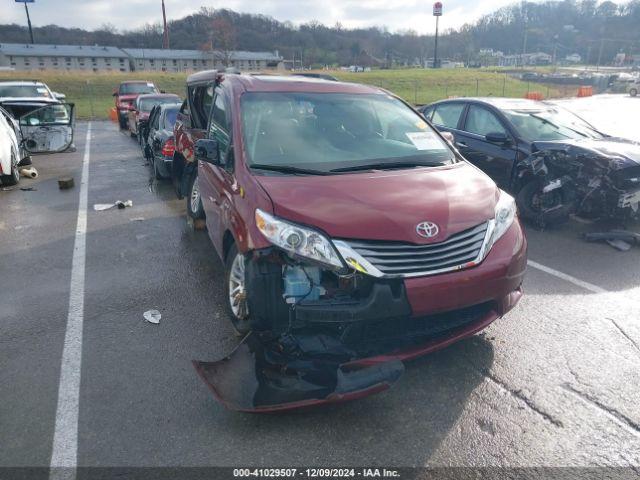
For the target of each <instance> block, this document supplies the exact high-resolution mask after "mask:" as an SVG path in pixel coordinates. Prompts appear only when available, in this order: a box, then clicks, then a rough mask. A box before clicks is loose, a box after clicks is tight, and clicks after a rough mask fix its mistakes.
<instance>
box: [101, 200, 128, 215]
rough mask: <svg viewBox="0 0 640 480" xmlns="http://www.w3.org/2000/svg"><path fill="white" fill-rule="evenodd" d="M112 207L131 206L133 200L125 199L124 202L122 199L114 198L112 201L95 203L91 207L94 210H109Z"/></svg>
mask: <svg viewBox="0 0 640 480" xmlns="http://www.w3.org/2000/svg"><path fill="white" fill-rule="evenodd" d="M113 207H118V209H120V210H122V209H124V208H127V207H133V202H132V201H131V200H127V201H126V202H123V201H122V200H116V201H115V202H114V203H96V204H94V205H93V209H94V210H95V211H96V212H101V211H103V210H110V209H112V208H113Z"/></svg>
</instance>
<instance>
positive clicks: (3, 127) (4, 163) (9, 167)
mask: <svg viewBox="0 0 640 480" xmlns="http://www.w3.org/2000/svg"><path fill="white" fill-rule="evenodd" d="M16 127H17V124H16V123H15V120H14V119H13V117H11V115H10V114H9V113H8V112H7V111H6V110H5V109H3V108H0V184H2V185H3V186H5V185H15V184H16V183H18V181H19V180H20V173H19V172H18V163H20V161H21V160H22V158H21V152H22V149H21V145H20V143H21V140H22V139H21V138H20V140H19V139H18V136H19V135H20V129H19V127H18V128H16Z"/></svg>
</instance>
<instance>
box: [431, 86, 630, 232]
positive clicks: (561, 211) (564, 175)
mask: <svg viewBox="0 0 640 480" xmlns="http://www.w3.org/2000/svg"><path fill="white" fill-rule="evenodd" d="M422 112H423V114H424V115H425V117H426V118H427V120H429V121H430V122H432V123H433V124H434V125H435V126H436V127H437V128H438V129H439V130H441V131H442V132H450V133H451V134H453V136H454V137H455V146H456V147H457V149H458V150H459V152H460V153H461V154H462V155H463V156H464V157H465V158H466V159H467V160H468V161H469V162H471V163H473V164H474V165H476V166H477V167H478V168H480V169H482V170H483V171H484V172H485V173H487V174H488V175H489V176H491V178H493V179H494V180H495V182H496V183H497V184H498V185H499V186H500V187H501V188H503V189H505V190H507V191H509V192H511V193H512V194H514V195H516V198H517V202H518V206H519V208H520V211H521V213H522V215H523V217H525V218H528V219H529V220H531V221H532V222H535V223H538V224H541V225H545V224H553V223H559V222H562V221H564V220H566V219H567V218H568V217H569V215H570V214H577V215H580V216H583V217H589V218H592V219H599V218H600V219H602V218H604V219H615V220H619V221H627V220H629V219H633V218H638V217H639V216H640V208H639V205H640V144H638V143H636V142H633V141H631V140H626V139H623V138H617V137H613V136H611V135H608V134H606V133H603V132H600V131H598V130H597V129H596V128H594V127H593V126H592V125H590V124H589V123H588V122H586V121H585V120H583V119H582V118H580V117H578V116H577V115H575V114H573V113H571V112H570V111H568V110H566V109H564V108H562V107H560V106H558V105H554V104H552V103H550V102H543V101H535V100H524V99H507V98H456V99H450V100H443V101H441V102H436V103H434V104H431V105H428V106H425V107H422Z"/></svg>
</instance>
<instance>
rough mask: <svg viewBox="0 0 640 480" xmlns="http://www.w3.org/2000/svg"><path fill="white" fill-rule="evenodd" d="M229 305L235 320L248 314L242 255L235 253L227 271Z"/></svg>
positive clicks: (244, 317) (242, 318)
mask: <svg viewBox="0 0 640 480" xmlns="http://www.w3.org/2000/svg"><path fill="white" fill-rule="evenodd" d="M229 305H230V307H231V312H232V313H233V315H234V317H235V319H236V320H240V321H242V320H245V319H246V318H247V317H248V316H249V307H248V305H247V290H246V285H245V277H244V256H243V255H241V254H239V253H238V254H237V255H236V256H235V258H234V259H233V263H232V264H231V270H230V272H229Z"/></svg>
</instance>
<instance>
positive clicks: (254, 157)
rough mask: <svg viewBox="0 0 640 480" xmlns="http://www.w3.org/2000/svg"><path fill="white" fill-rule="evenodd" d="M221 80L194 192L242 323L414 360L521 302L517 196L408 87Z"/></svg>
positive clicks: (232, 309)
mask: <svg viewBox="0 0 640 480" xmlns="http://www.w3.org/2000/svg"><path fill="white" fill-rule="evenodd" d="M199 75H201V74H199ZM211 86H212V87H213V88H212V89H210V91H211V92H212V93H213V98H212V106H211V110H210V115H209V120H208V128H207V132H208V133H207V136H206V138H204V139H200V140H198V141H197V142H196V144H195V152H196V153H195V156H196V160H197V163H198V165H197V169H194V174H193V175H192V178H191V179H190V182H189V185H190V192H189V196H188V198H187V206H188V210H189V213H190V214H191V215H192V216H194V217H196V218H198V217H199V218H206V225H207V229H208V232H209V236H210V237H211V241H212V242H213V245H214V247H215V249H216V251H217V252H218V254H219V256H220V257H221V258H222V260H223V262H224V264H225V266H226V279H225V289H226V298H227V303H228V307H229V313H230V318H231V320H232V322H233V325H234V327H235V329H236V330H238V331H239V332H241V333H244V332H247V331H249V330H254V331H269V332H272V333H273V334H274V335H281V334H283V332H291V331H305V332H322V334H323V335H325V337H323V338H326V336H327V335H329V336H333V338H338V339H339V341H340V342H342V344H344V345H349V347H350V348H353V349H354V350H355V351H357V352H358V355H359V358H361V359H366V358H375V357H376V356H380V355H388V354H389V352H393V355H394V358H398V359H401V360H403V359H407V358H411V357H415V356H417V355H420V354H424V353H426V352H429V351H433V350H435V349H437V348H442V347H443V346H446V345H448V344H450V343H452V342H454V341H456V340H459V339H461V338H463V337H466V336H469V335H472V334H473V333H475V332H477V331H479V330H481V329H483V328H484V327H486V326H487V325H489V324H490V323H491V322H492V321H493V320H495V319H497V318H499V317H501V316H502V315H504V314H505V313H506V312H508V311H509V310H511V309H512V308H513V307H514V306H515V304H516V303H517V302H518V300H519V299H520V297H521V295H522V280H523V276H524V273H525V267H526V252H527V243H526V239H525V236H524V234H523V230H522V227H521V225H520V222H519V220H518V216H517V212H516V206H515V203H514V200H513V198H512V197H511V196H509V195H508V194H507V193H505V192H503V191H501V190H500V189H499V188H498V187H496V185H495V184H494V182H493V181H492V180H491V179H490V178H489V177H488V176H487V175H485V174H484V173H482V172H481V171H480V170H478V169H477V168H475V167H474V166H472V165H470V164H469V163H467V162H466V161H465V160H464V159H463V158H462V157H461V156H460V155H459V153H458V152H457V151H456V150H455V149H454V148H452V146H451V145H450V144H449V143H448V142H447V140H445V139H444V138H443V137H442V136H441V135H440V134H439V133H438V132H437V130H435V129H434V128H433V127H432V126H431V125H430V124H428V123H427V122H426V121H425V119H424V118H423V117H422V116H421V115H420V114H418V113H417V112H416V111H415V110H413V109H412V108H411V107H410V106H408V105H407V104H406V103H404V102H403V101H402V100H400V99H399V98H397V97H395V96H393V95H391V94H390V93H389V92H386V91H384V90H381V89H378V88H374V87H370V86H364V85H357V84H351V83H340V82H332V81H325V80H317V79H308V78H303V77H280V76H264V75H257V76H246V75H224V76H222V75H216V76H215V80H213V81H212V85H211ZM192 113H193V112H192ZM323 341H324V340H323ZM325 344H326V342H325Z"/></svg>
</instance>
